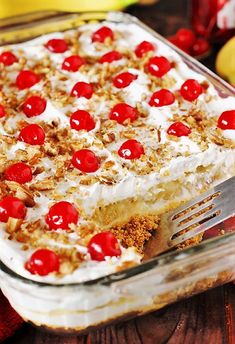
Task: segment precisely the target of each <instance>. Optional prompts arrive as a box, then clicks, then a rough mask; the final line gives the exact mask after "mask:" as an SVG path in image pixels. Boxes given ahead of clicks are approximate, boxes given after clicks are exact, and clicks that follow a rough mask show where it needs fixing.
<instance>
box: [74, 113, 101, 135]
mask: <svg viewBox="0 0 235 344" xmlns="http://www.w3.org/2000/svg"><path fill="white" fill-rule="evenodd" d="M70 126H71V128H72V129H75V130H82V129H84V130H86V131H90V130H92V129H94V128H95V121H94V119H93V118H92V117H91V115H90V114H89V112H87V111H85V110H78V111H76V112H74V113H73V114H72V115H71V117H70Z"/></svg>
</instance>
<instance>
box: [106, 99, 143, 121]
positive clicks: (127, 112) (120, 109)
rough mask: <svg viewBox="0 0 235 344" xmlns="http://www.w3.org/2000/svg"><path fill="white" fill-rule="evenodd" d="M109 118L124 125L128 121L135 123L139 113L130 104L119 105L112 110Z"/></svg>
mask: <svg viewBox="0 0 235 344" xmlns="http://www.w3.org/2000/svg"><path fill="white" fill-rule="evenodd" d="M109 118H110V119H112V120H114V121H117V122H118V123H119V124H123V123H124V122H125V121H126V120H127V119H129V120H130V121H131V122H133V121H135V120H136V119H137V111H136V109H135V108H133V107H132V106H130V105H128V104H125V103H119V104H116V105H115V106H114V107H113V108H112V110H111V112H110V114H109Z"/></svg>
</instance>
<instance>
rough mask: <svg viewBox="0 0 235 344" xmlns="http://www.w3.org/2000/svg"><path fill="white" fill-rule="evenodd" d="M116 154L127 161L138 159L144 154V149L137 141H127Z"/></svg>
mask: <svg viewBox="0 0 235 344" xmlns="http://www.w3.org/2000/svg"><path fill="white" fill-rule="evenodd" d="M118 154H119V156H120V157H121V158H124V159H128V160H132V159H139V158H140V157H141V155H142V154H144V147H143V146H142V144H141V143H140V142H139V141H137V140H127V141H126V142H124V143H123V144H122V145H121V147H120V148H119V150H118Z"/></svg>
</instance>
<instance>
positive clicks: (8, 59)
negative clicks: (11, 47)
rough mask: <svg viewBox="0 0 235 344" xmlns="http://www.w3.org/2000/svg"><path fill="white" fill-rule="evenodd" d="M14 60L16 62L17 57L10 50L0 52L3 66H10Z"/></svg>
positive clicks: (0, 61) (0, 60)
mask: <svg viewBox="0 0 235 344" xmlns="http://www.w3.org/2000/svg"><path fill="white" fill-rule="evenodd" d="M15 62H18V58H17V57H16V56H15V55H14V54H13V53H12V52H10V51H5V52H3V53H1V54H0V63H3V64H4V66H11V65H12V64H13V63H15Z"/></svg>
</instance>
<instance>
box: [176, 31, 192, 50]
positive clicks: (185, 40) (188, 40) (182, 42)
mask: <svg viewBox="0 0 235 344" xmlns="http://www.w3.org/2000/svg"><path fill="white" fill-rule="evenodd" d="M176 37H177V40H178V42H179V46H183V47H186V48H191V47H192V45H193V44H194V43H195V40H196V35H195V33H194V32H193V31H192V30H190V29H187V28H181V29H179V30H178V31H177V33H176Z"/></svg>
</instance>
